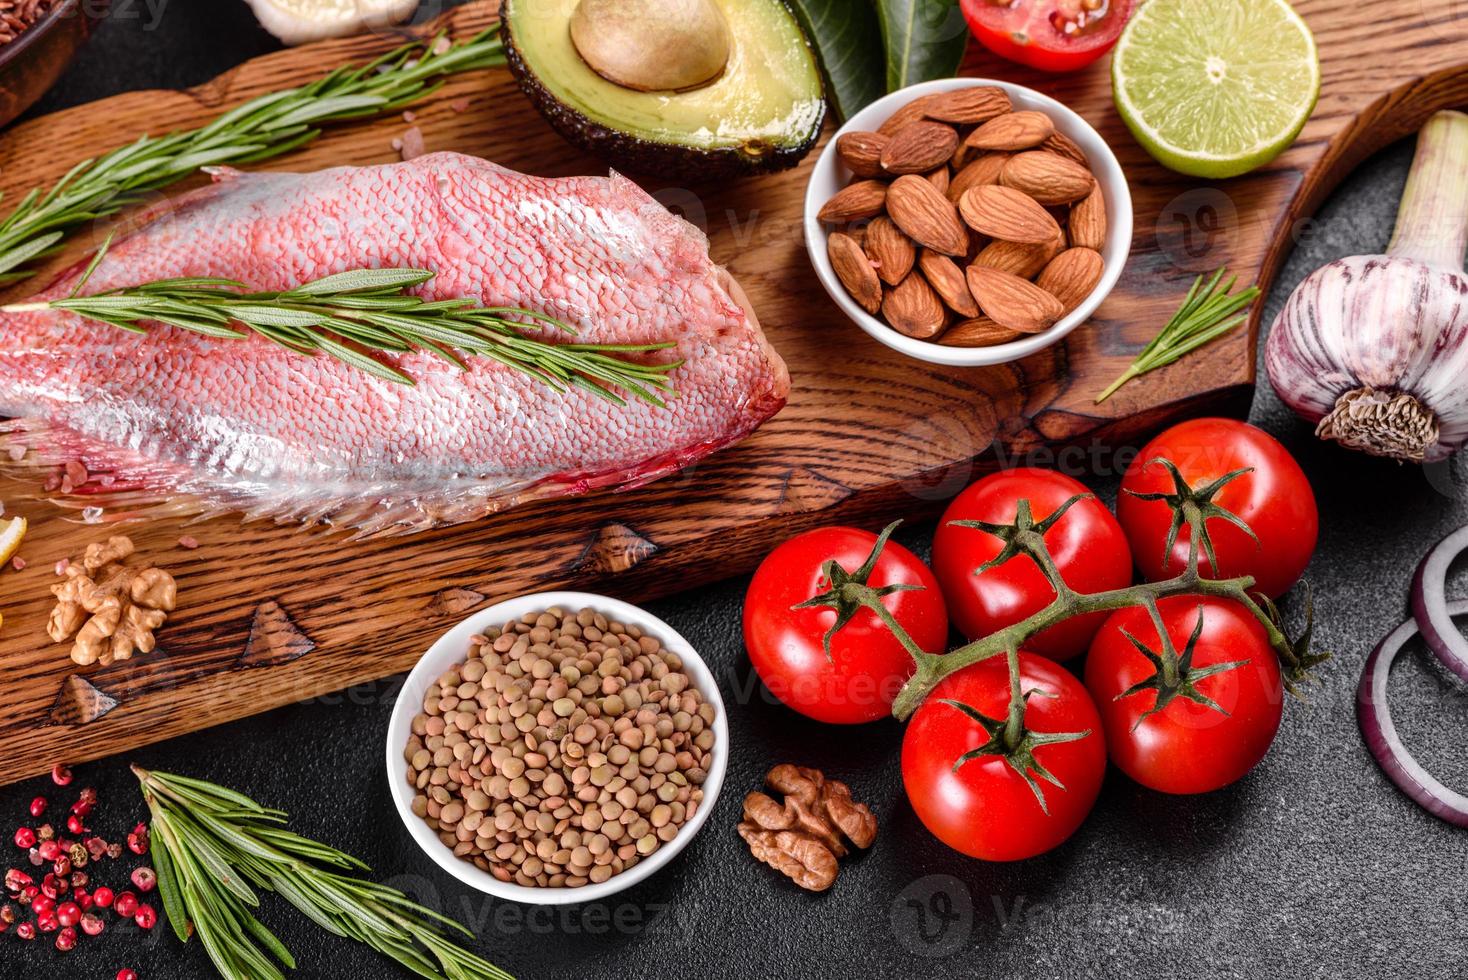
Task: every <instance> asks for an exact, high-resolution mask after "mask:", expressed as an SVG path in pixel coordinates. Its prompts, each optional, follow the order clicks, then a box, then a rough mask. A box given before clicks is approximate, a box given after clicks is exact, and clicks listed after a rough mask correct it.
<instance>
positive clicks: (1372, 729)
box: [1356, 531, 1468, 827]
mask: <svg viewBox="0 0 1468 980" xmlns="http://www.w3.org/2000/svg"><path fill="white" fill-rule="evenodd" d="M1462 534H1463V532H1462V531H1459V532H1457V533H1456V534H1454V535H1450V536H1449V537H1448V539H1447V540H1446V541H1444V542H1443V545H1446V544H1447V543H1448V541H1451V540H1452V539H1453V538H1455V537H1458V536H1460V535H1462ZM1443 545H1439V546H1438V548H1437V549H1434V551H1438V550H1441V549H1442V547H1443ZM1454 554H1456V552H1454ZM1428 557H1429V558H1431V557H1432V555H1429V556H1428ZM1449 560H1451V558H1450V559H1449ZM1426 566H1427V562H1425V561H1424V562H1423V565H1422V567H1424V568H1425V567H1426ZM1418 577H1419V579H1420V578H1421V571H1420V570H1419V572H1418ZM1416 598H1417V590H1416V589H1415V587H1414V589H1413V606H1414V607H1415V606H1416V605H1417V602H1416ZM1438 611H1439V612H1441V613H1442V616H1441V617H1439V620H1446V621H1447V623H1448V626H1449V627H1450V628H1451V629H1453V634H1452V635H1453V636H1454V638H1455V639H1457V640H1458V641H1459V642H1460V643H1461V642H1463V637H1462V636H1461V635H1460V634H1458V632H1457V630H1456V627H1453V626H1452V618H1453V617H1455V616H1464V615H1468V599H1459V600H1456V601H1454V602H1444V603H1443V604H1442V606H1441V608H1440V609H1439V610H1438ZM1419 616H1420V613H1419ZM1423 632H1424V633H1425V630H1424V631H1423ZM1417 633H1418V620H1416V619H1409V620H1407V621H1406V622H1405V623H1403V624H1402V625H1401V626H1398V627H1397V628H1396V629H1394V630H1392V632H1391V633H1389V634H1388V635H1387V637H1386V639H1384V640H1382V641H1381V642H1380V643H1378V644H1377V645H1376V649H1375V650H1372V651H1371V656H1369V657H1367V658H1366V669H1365V670H1364V671H1363V672H1362V674H1361V684H1360V685H1359V686H1358V687H1357V688H1356V719H1357V721H1359V722H1360V724H1361V735H1362V736H1363V737H1364V738H1365V739H1366V748H1367V749H1368V750H1369V751H1370V752H1371V755H1372V757H1374V758H1375V759H1376V761H1377V763H1378V764H1379V765H1380V766H1381V769H1382V772H1384V773H1386V776H1387V778H1388V779H1390V780H1391V781H1392V782H1394V783H1396V784H1397V788H1398V789H1400V790H1401V791H1402V792H1403V793H1406V794H1407V795H1408V796H1409V797H1411V798H1412V799H1413V800H1414V801H1415V802H1416V803H1417V804H1418V805H1419V806H1421V807H1422V808H1423V809H1424V810H1426V811H1427V812H1428V813H1431V814H1432V815H1433V816H1435V817H1437V818H1439V819H1440V820H1446V821H1447V822H1448V823H1450V824H1455V825H1457V826H1459V827H1468V796H1463V795H1461V794H1459V793H1455V792H1454V791H1453V790H1450V789H1448V788H1447V787H1446V786H1444V785H1443V784H1442V783H1440V782H1438V781H1437V780H1436V779H1434V778H1433V777H1432V774H1431V773H1429V772H1428V771H1427V770H1426V769H1423V768H1422V766H1421V765H1420V764H1419V763H1418V762H1417V760H1416V759H1414V758H1412V754H1411V753H1410V752H1408V751H1407V747H1406V746H1405V745H1403V744H1402V740H1401V738H1399V737H1398V736H1397V729H1396V726H1395V725H1393V724H1392V715H1391V710H1390V709H1389V708H1388V707H1387V692H1386V687H1387V679H1388V677H1389V676H1390V674H1391V669H1392V663H1393V662H1394V661H1395V660H1396V659H1397V654H1399V653H1401V652H1402V647H1404V646H1406V645H1407V641H1408V640H1410V639H1412V637H1414V636H1416V635H1417ZM1434 652H1436V651H1434Z"/></svg>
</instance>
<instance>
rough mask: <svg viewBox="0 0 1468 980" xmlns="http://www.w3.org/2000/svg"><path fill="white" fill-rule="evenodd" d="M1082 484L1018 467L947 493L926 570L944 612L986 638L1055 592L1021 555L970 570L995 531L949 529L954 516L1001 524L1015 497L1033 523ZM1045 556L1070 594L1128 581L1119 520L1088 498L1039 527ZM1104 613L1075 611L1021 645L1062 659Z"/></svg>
mask: <svg viewBox="0 0 1468 980" xmlns="http://www.w3.org/2000/svg"><path fill="white" fill-rule="evenodd" d="M1087 492H1088V491H1087V490H1086V487H1085V485H1084V484H1082V483H1080V482H1079V481H1077V480H1073V479H1071V478H1070V477H1068V476H1066V475H1065V474H1063V473H1056V472H1055V471H1054V470H1044V469H1038V468H1033V467H1018V468H1016V469H1012V470H1005V471H1003V472H1000V473H994V474H992V475H990V476H986V477H984V478H983V479H982V480H980V481H978V482H977V483H975V484H974V485H973V486H971V487H969V488H968V489H967V490H965V491H963V493H961V494H959V495H958V496H957V497H955V498H953V502H952V503H950V504H949V505H948V509H947V510H946V511H944V513H943V519H942V520H941V521H939V523H938V532H937V534H936V535H934V537H933V570H934V571H935V572H937V574H938V581H939V582H941V583H942V585H943V596H944V598H945V599H947V601H948V611H949V615H951V616H952V617H953V624H954V625H955V626H957V627H958V629H959V631H960V632H962V633H963V634H964V635H965V636H967V637H969V638H970V639H974V638H977V637H981V636H987V635H988V634H990V633H992V632H994V631H995V630H999V629H1003V628H1004V627H1006V626H1010V625H1013V624H1014V623H1017V622H1019V621H1020V620H1022V619H1024V618H1026V617H1028V616H1032V615H1034V614H1035V613H1037V612H1039V611H1040V610H1041V609H1044V608H1045V606H1047V605H1049V604H1050V602H1052V601H1053V600H1054V599H1055V590H1054V589H1053V588H1052V587H1051V585H1050V581H1049V580H1048V579H1047V578H1046V577H1045V575H1044V573H1043V572H1041V571H1040V568H1039V566H1038V565H1036V564H1035V561H1034V559H1033V558H1031V557H1030V556H1029V555H1017V556H1015V557H1012V558H1010V559H1009V560H1008V561H1006V562H1005V563H1004V564H1002V565H999V566H997V567H995V568H990V569H988V570H987V571H985V572H983V573H982V574H977V575H976V574H975V572H976V571H977V570H978V568H979V566H981V565H982V564H984V562H986V561H989V560H990V559H991V558H994V557H995V556H997V555H998V554H999V553H1000V551H1001V550H1002V549H1003V547H1004V542H1002V541H1001V540H1000V539H999V538H998V537H996V536H994V535H993V534H990V533H989V532H988V531H983V530H980V529H978V528H970V527H955V526H954V525H953V522H954V521H973V520H978V521H985V522H987V523H990V524H1007V523H1009V522H1011V521H1013V520H1014V519H1015V515H1016V513H1017V511H1018V509H1019V502H1020V501H1021V500H1028V501H1029V502H1030V510H1031V514H1032V516H1033V518H1034V521H1035V522H1036V523H1037V524H1038V523H1040V522H1042V521H1044V520H1045V518H1047V517H1049V516H1050V515H1051V514H1052V513H1054V512H1055V510H1056V509H1057V508H1058V507H1060V505H1061V504H1064V503H1065V502H1066V501H1067V500H1069V499H1070V498H1072V497H1074V496H1075V495H1076V494H1082V493H1087ZM1045 544H1046V546H1047V547H1048V548H1049V549H1050V557H1051V558H1052V559H1053V560H1054V562H1055V567H1056V568H1057V569H1058V570H1059V571H1060V577H1061V578H1062V579H1064V580H1065V583H1066V584H1067V585H1069V586H1070V587H1071V588H1072V589H1075V590H1076V591H1077V592H1101V591H1104V590H1106V589H1119V588H1123V587H1125V586H1127V585H1130V584H1131V580H1132V558H1131V552H1130V551H1129V550H1128V548H1127V540H1126V535H1125V534H1123V533H1122V530H1121V525H1119V524H1117V523H1116V518H1115V517H1112V516H1111V512H1110V511H1109V510H1107V509H1106V507H1105V505H1104V504H1102V503H1101V502H1100V501H1099V500H1097V499H1095V498H1094V497H1090V498H1087V499H1085V500H1078V501H1076V502H1075V503H1074V504H1072V505H1071V507H1070V509H1069V510H1067V511H1066V512H1065V513H1064V514H1063V515H1062V516H1061V518H1060V520H1059V521H1058V522H1056V523H1055V525H1054V526H1052V527H1051V528H1050V530H1048V531H1047V532H1045ZM1105 619H1106V616H1105V615H1104V614H1099V613H1098V614H1093V615H1090V616H1078V617H1075V618H1074V619H1070V620H1067V621H1066V622H1063V623H1058V624H1056V625H1055V626H1052V627H1050V628H1049V629H1047V630H1044V631H1043V632H1041V633H1038V634H1036V635H1035V636H1033V637H1031V638H1030V640H1029V641H1028V642H1027V643H1026V644H1025V646H1026V647H1027V648H1028V649H1030V650H1032V651H1033V652H1035V653H1039V654H1044V655H1045V656H1047V657H1054V658H1055V659H1057V660H1064V659H1065V658H1067V657H1073V656H1075V655H1076V654H1078V653H1080V652H1081V651H1083V650H1085V649H1086V645H1087V644H1088V643H1090V642H1091V637H1092V636H1093V635H1095V633H1096V630H1098V629H1100V628H1101V623H1102V622H1103V621H1105Z"/></svg>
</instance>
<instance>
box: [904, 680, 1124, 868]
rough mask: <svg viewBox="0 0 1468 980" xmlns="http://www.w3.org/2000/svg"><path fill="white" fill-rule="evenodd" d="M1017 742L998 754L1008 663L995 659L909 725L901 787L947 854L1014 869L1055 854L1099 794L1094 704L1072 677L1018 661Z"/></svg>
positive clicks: (932, 699)
mask: <svg viewBox="0 0 1468 980" xmlns="http://www.w3.org/2000/svg"><path fill="white" fill-rule="evenodd" d="M1019 665H1020V688H1021V690H1022V691H1023V692H1024V697H1025V724H1024V737H1023V739H1022V740H1021V741H1020V744H1019V746H1018V747H1017V749H1016V750H1015V751H1014V752H1012V753H1009V754H1005V743H1004V733H1003V724H1004V720H1005V716H1006V713H1007V711H1008V708H1009V702H1010V693H1011V690H1010V679H1009V666H1008V662H1007V661H1006V660H1005V659H1004V658H1003V657H993V658H990V659H988V660H984V661H980V662H979V663H977V664H974V665H972V666H970V667H965V668H964V669H962V670H959V671H957V672H955V673H953V674H951V675H949V676H948V677H946V678H944V679H943V680H942V681H940V682H939V684H938V686H937V687H935V688H934V689H933V692H932V694H930V695H929V696H928V698H927V699H926V700H925V701H924V702H923V703H922V705H921V706H920V707H919V708H918V709H917V711H916V712H915V713H914V714H913V716H912V720H911V721H910V722H909V723H908V726H907V733H906V735H905V736H904V737H903V740H902V783H903V786H904V787H905V788H906V790H907V798H908V800H910V801H911V802H912V808H913V810H915V811H916V812H917V815H918V817H919V819H921V820H922V822H923V825H924V826H926V827H927V828H928V830H930V831H931V832H932V833H933V835H934V836H935V837H937V838H938V839H939V840H941V841H942V842H943V843H945V844H947V845H948V846H949V847H951V848H953V849H954V850H957V851H961V852H962V853H964V854H967V855H969V856H970V857H976V858H982V859H984V860H986V861H1018V860H1020V859H1023V858H1028V857H1034V856H1035V855H1036V854H1043V853H1044V852H1045V851H1048V850H1050V849H1051V848H1054V847H1056V846H1058V845H1059V844H1060V843H1061V842H1063V841H1064V840H1065V839H1066V838H1068V837H1069V836H1070V835H1071V834H1073V833H1075V830H1076V828H1077V827H1079V826H1080V825H1081V822H1082V821H1083V820H1085V818H1086V814H1088V813H1090V812H1091V807H1092V806H1093V805H1094V804H1095V802H1096V796H1097V794H1098V793H1099V792H1100V791H1101V780H1102V777H1103V776H1104V775H1105V773H1106V748H1105V743H1104V741H1103V738H1102V734H1101V718H1100V717H1099V716H1098V715H1097V713H1096V706H1095V705H1094V704H1093V703H1092V702H1091V697H1090V695H1089V694H1087V693H1086V689H1085V687H1084V686H1082V684H1081V682H1080V681H1078V680H1077V679H1076V678H1075V677H1074V676H1073V675H1072V674H1071V673H1070V672H1069V671H1067V670H1066V669H1065V668H1064V667H1061V666H1060V665H1059V664H1057V663H1055V662H1054V661H1051V660H1048V659H1046V658H1044V657H1038V656H1035V655H1033V654H1029V653H1024V652H1021V653H1020V655H1019Z"/></svg>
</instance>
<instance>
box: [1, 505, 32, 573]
mask: <svg viewBox="0 0 1468 980" xmlns="http://www.w3.org/2000/svg"><path fill="white" fill-rule="evenodd" d="M0 528H3V530H0V565H3V564H5V563H6V562H8V561H9V560H10V559H12V558H14V557H15V553H16V552H17V551H19V550H20V543H21V541H22V540H24V539H25V530H26V522H25V518H24V517H12V518H11V519H10V520H8V521H6V522H5V523H4V524H3V525H0Z"/></svg>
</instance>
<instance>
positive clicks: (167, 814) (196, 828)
mask: <svg viewBox="0 0 1468 980" xmlns="http://www.w3.org/2000/svg"><path fill="white" fill-rule="evenodd" d="M132 769H133V774H134V775H136V776H137V777H138V780H139V781H140V782H141V783H142V790H143V798H144V800H146V801H147V804H148V809H149V810H150V811H151V814H152V821H151V827H152V850H153V863H154V866H155V870H156V871H157V873H158V891H159V893H160V894H161V895H162V898H163V907H164V912H165V913H166V915H167V918H168V920H169V923H170V924H171V925H172V926H173V931H174V933H175V934H176V935H177V936H178V938H179V940H180V941H182V942H188V941H189V939H190V937H191V936H194V935H197V936H198V937H199V940H200V941H201V942H202V943H203V944H204V949H205V950H206V951H207V952H208V954H209V958H210V960H212V961H213V962H214V966H215V968H216V969H218V970H219V974H220V976H222V977H224V978H225V980H284V974H283V973H282V972H281V969H280V967H281V966H284V967H287V968H294V967H295V965H296V964H295V960H294V958H293V957H292V956H291V953H290V951H289V950H287V949H286V947H285V946H284V944H282V943H281V942H280V940H278V939H276V938H275V936H274V935H273V934H272V933H271V932H270V930H269V929H267V928H266V927H265V926H264V925H263V924H261V922H260V921H259V920H258V919H257V918H255V914H254V911H253V910H254V909H255V908H256V907H257V906H258V905H259V902H260V899H259V895H258V892H259V891H272V892H276V893H277V894H279V895H280V896H281V897H282V898H284V899H285V900H286V901H288V902H290V903H291V904H292V905H294V906H295V907H296V908H297V909H298V910H299V911H300V912H301V913H302V914H303V915H305V916H306V917H307V918H309V919H310V920H311V921H312V922H315V923H316V924H317V925H318V926H320V927H321V928H323V929H325V930H326V931H328V932H331V933H334V934H335V935H338V936H345V937H346V938H348V939H354V940H356V941H357V942H360V943H364V944H365V945H367V946H370V947H371V948H373V949H375V950H377V951H378V952H379V953H382V954H383V955H385V956H388V957H391V958H392V959H393V960H395V961H397V962H398V963H399V964H401V965H402V966H404V967H405V968H407V969H408V970H410V971H412V972H413V973H416V974H417V975H419V976H421V977H434V978H439V980H510V975H509V974H507V973H505V972H504V971H503V970H501V969H500V968H499V967H497V966H494V965H493V964H491V963H489V962H487V961H485V960H483V959H481V958H480V957H478V956H475V955H474V954H473V953H470V952H469V951H467V950H465V949H463V948H461V947H459V946H458V945H456V944H455V943H454V942H453V941H452V940H451V939H450V938H449V935H450V934H451V933H455V932H457V933H459V934H461V935H463V936H467V937H468V938H470V939H473V938H474V937H473V934H472V933H470V932H469V931H468V930H467V929H465V928H464V927H463V926H461V925H459V924H458V923H457V922H455V921H454V920H452V919H449V918H447V917H445V916H443V915H440V914H439V913H437V912H434V911H433V910H432V909H428V908H424V907H423V906H421V905H419V904H417V903H416V902H413V901H412V900H410V899H409V898H408V897H407V896H406V895H404V894H403V893H402V892H400V891H398V890H396V889H393V888H387V887H385V886H383V885H378V884H374V883H373V882H369V881H363V880H362V879H360V878H355V877H352V876H350V875H345V874H339V873H337V872H335V871H331V870H328V868H343V869H349V870H362V871H365V870H366V869H367V866H366V865H364V864H363V863H362V862H361V861H358V860H357V859H356V858H354V857H351V856H350V855H348V854H344V853H342V852H341V851H338V850H337V849H336V848H333V847H328V846H326V845H325V844H320V843H317V842H316V841H313V840H309V839H307V838H305V837H300V836H298V835H296V834H293V833H291V832H290V831H288V830H285V829H283V828H282V825H283V824H284V823H285V820H286V815H285V814H284V813H282V812H281V811H279V810H271V809H267V808H265V807H262V806H261V805H260V804H258V803H256V802H255V801H254V800H252V799H250V798H249V797H248V796H245V795H244V794H242V793H237V792H235V791H234V790H231V789H226V788H225V787H223V786H217V785H215V784H213V783H208V782H204V781H203V780H199V779H190V778H188V777H185V776H174V775H170V774H168V773H161V772H149V771H148V770H146V769H142V768H139V767H138V766H133V767H132ZM277 964H279V965H277Z"/></svg>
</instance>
